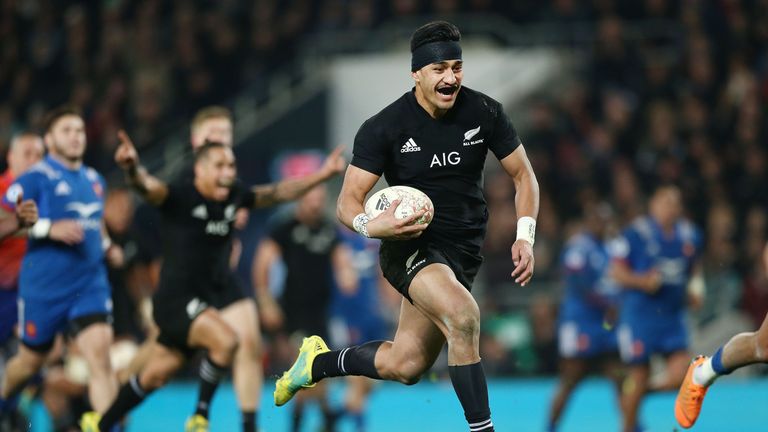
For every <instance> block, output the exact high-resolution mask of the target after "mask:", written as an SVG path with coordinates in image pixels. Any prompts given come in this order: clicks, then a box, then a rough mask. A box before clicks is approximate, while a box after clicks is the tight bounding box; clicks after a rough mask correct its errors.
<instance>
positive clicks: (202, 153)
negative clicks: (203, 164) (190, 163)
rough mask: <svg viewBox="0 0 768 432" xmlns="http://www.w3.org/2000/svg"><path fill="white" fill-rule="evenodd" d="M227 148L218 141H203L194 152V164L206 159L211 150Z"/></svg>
mask: <svg viewBox="0 0 768 432" xmlns="http://www.w3.org/2000/svg"><path fill="white" fill-rule="evenodd" d="M228 148H229V146H227V145H225V144H224V143H222V142H219V141H211V140H205V143H203V145H201V146H200V147H198V148H197V150H195V163H198V162H200V161H201V160H203V159H206V158H207V157H208V155H209V154H210V153H211V150H213V149H228Z"/></svg>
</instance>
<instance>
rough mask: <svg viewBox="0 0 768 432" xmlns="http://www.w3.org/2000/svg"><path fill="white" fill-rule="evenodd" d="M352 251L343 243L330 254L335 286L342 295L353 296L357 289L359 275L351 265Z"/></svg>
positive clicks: (352, 260)
mask: <svg viewBox="0 0 768 432" xmlns="http://www.w3.org/2000/svg"><path fill="white" fill-rule="evenodd" d="M352 254H353V253H352V250H351V249H350V247H349V246H347V245H346V244H344V243H339V244H338V245H337V246H336V247H335V248H333V252H332V253H331V265H332V266H333V274H334V276H335V278H336V284H337V285H338V286H339V290H340V291H341V292H342V293H343V294H344V295H349V296H351V295H355V293H356V292H357V289H358V281H359V275H358V274H357V270H356V269H355V266H353V265H352V263H353V262H354V258H353V256H352Z"/></svg>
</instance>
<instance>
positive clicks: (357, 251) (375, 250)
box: [331, 229, 399, 432]
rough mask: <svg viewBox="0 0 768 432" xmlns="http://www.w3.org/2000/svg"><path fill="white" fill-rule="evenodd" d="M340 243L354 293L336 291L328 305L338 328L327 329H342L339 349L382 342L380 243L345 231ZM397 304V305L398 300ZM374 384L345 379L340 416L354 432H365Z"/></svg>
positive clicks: (358, 378) (384, 325)
mask: <svg viewBox="0 0 768 432" xmlns="http://www.w3.org/2000/svg"><path fill="white" fill-rule="evenodd" d="M341 239H342V242H344V244H346V245H347V246H348V247H349V248H350V250H351V253H352V263H353V265H354V266H355V270H356V273H357V289H356V290H355V291H354V292H352V293H350V292H344V291H342V290H337V292H336V293H335V296H334V299H333V302H332V303H331V314H332V316H333V317H334V319H333V321H332V322H333V323H334V324H335V323H338V324H335V325H332V326H331V328H332V329H336V328H339V329H343V331H344V334H345V336H346V337H345V338H344V343H343V344H339V345H343V346H350V345H362V344H364V343H366V342H370V341H375V340H382V339H385V338H387V337H389V331H388V329H387V323H386V320H385V319H384V316H383V310H382V300H381V294H382V290H381V286H382V284H386V283H387V282H386V280H385V279H384V278H383V276H382V275H381V271H380V270H379V265H378V263H379V243H380V242H379V241H378V240H374V239H369V238H366V237H363V236H361V235H359V234H357V233H356V232H352V231H350V230H347V229H342V230H341ZM392 292H394V291H392ZM397 300H398V302H399V298H398V299H397ZM337 326H338V327H337ZM332 333H333V332H332ZM374 384H375V382H374V381H373V380H371V379H370V378H368V377H364V376H353V375H350V376H348V377H347V391H346V394H345V396H344V414H345V415H348V416H350V418H351V419H352V421H353V423H354V428H355V429H354V430H355V431H356V432H362V431H364V430H366V428H365V417H364V413H365V405H366V402H367V400H368V397H369V395H370V393H371V391H372V390H373V386H374Z"/></svg>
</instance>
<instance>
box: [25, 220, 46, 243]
mask: <svg viewBox="0 0 768 432" xmlns="http://www.w3.org/2000/svg"><path fill="white" fill-rule="evenodd" d="M50 233H51V220H50V219H38V220H37V222H35V224H34V225H32V227H31V228H30V229H29V232H28V233H27V235H28V236H29V237H30V238H34V239H42V238H47V237H48V234H50Z"/></svg>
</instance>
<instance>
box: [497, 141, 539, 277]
mask: <svg viewBox="0 0 768 432" xmlns="http://www.w3.org/2000/svg"><path fill="white" fill-rule="evenodd" d="M501 166H502V167H503V168H504V170H505V171H506V172H507V174H509V175H510V177H512V180H513V181H514V183H515V209H516V210H517V218H518V222H517V223H518V229H517V234H518V235H517V240H515V243H514V244H513V245H512V263H513V264H514V266H515V268H514V270H512V277H513V278H515V282H517V283H519V284H520V285H523V286H524V285H526V284H527V283H528V282H530V280H531V278H532V277H533V268H534V264H535V261H534V258H533V240H534V236H535V229H536V217H537V216H538V214H539V182H538V181H537V180H536V174H534V172H533V168H532V167H531V162H530V161H529V160H528V155H527V154H526V153H525V148H523V146H522V145H520V146H518V147H517V148H516V149H515V151H513V152H512V153H510V154H509V155H508V156H507V157H505V158H504V159H502V160H501Z"/></svg>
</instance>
